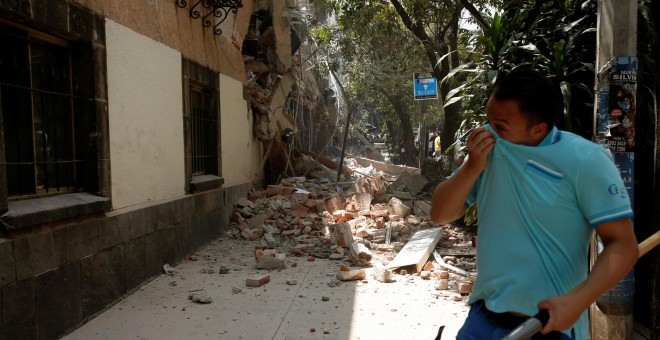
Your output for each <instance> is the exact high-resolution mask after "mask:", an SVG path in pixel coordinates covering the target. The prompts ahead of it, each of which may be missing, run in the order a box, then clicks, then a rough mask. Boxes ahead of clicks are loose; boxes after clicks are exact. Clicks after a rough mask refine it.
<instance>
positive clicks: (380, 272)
mask: <svg viewBox="0 0 660 340" xmlns="http://www.w3.org/2000/svg"><path fill="white" fill-rule="evenodd" d="M371 276H373V278H374V279H375V280H376V281H380V282H383V283H389V282H393V281H394V279H393V276H394V274H393V272H392V271H391V270H390V269H387V268H385V267H380V266H379V267H375V268H374V269H373V270H372V272H371Z"/></svg>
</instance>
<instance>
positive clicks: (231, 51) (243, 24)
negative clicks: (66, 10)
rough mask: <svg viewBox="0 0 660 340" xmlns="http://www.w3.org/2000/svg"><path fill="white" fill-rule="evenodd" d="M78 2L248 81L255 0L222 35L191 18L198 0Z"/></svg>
mask: <svg viewBox="0 0 660 340" xmlns="http://www.w3.org/2000/svg"><path fill="white" fill-rule="evenodd" d="M74 1H75V2H77V3H79V4H81V5H83V6H85V7H87V8H90V9H92V10H94V11H96V12H98V13H99V14H101V15H103V16H104V17H106V18H107V19H110V20H112V21H114V22H117V23H120V24H122V25H123V26H125V27H128V28H130V29H131V30H133V31H135V32H138V33H140V34H142V35H144V36H147V37H149V38H151V39H153V40H155V41H158V42H161V43H163V44H164V45H166V46H169V47H172V48H174V49H175V50H177V51H180V52H181V54H183V55H184V56H185V57H186V58H188V59H191V60H194V61H196V62H197V63H199V64H201V65H204V66H208V67H209V68H211V69H213V70H216V71H219V72H221V73H223V74H226V75H229V76H231V77H232V78H234V79H237V80H240V81H243V82H245V81H246V76H245V63H244V62H243V56H242V55H241V46H242V45H243V40H242V39H243V37H244V36H245V34H246V33H247V31H248V26H249V24H250V15H251V13H252V5H253V1H252V0H243V2H242V3H243V7H241V8H240V9H239V10H238V12H237V13H236V15H234V14H233V13H232V14H230V17H229V18H228V19H227V21H225V22H224V23H223V24H222V25H221V28H222V29H223V31H224V32H223V34H222V35H215V34H214V33H213V29H212V27H203V25H202V19H201V18H198V19H194V18H191V17H190V8H191V7H192V6H193V5H194V4H195V3H197V0H194V1H193V0H188V1H187V2H186V3H187V6H186V8H179V7H178V6H177V5H176V3H175V0H148V1H147V0H74ZM278 1H282V0H278ZM201 7H202V6H201V5H199V6H198V8H201ZM206 13H207V12H206V11H204V14H206Z"/></svg>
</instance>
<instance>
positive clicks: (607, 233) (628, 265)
mask: <svg viewBox="0 0 660 340" xmlns="http://www.w3.org/2000/svg"><path fill="white" fill-rule="evenodd" d="M596 233H597V234H598V236H599V237H600V238H601V240H602V241H603V246H604V247H603V251H602V252H601V253H600V255H598V257H597V258H596V262H595V263H594V266H593V268H591V273H589V277H588V278H587V280H586V281H584V282H583V283H582V284H579V285H578V286H577V287H576V288H574V289H572V290H571V291H569V292H568V293H566V294H564V295H562V296H555V297H552V298H550V299H547V300H544V301H541V302H540V303H539V304H538V308H539V309H547V310H548V311H549V313H550V320H548V324H547V325H546V326H545V327H543V330H542V331H541V333H543V334H545V333H548V332H550V331H552V330H557V331H561V330H565V329H568V328H570V327H571V326H572V325H573V323H575V321H577V319H578V318H579V317H580V314H581V313H582V312H583V311H585V310H586V309H587V308H588V307H589V305H591V304H592V303H593V302H594V301H596V299H597V298H598V297H599V296H601V295H602V294H604V293H606V292H607V291H608V290H609V289H610V288H612V287H613V286H614V285H615V284H617V282H619V280H621V279H622V278H623V277H624V276H625V275H626V274H627V273H628V272H629V271H630V270H631V269H632V267H633V266H634V265H635V262H636V261H637V258H638V257H639V249H638V247H637V239H636V238H635V234H634V232H633V228H632V223H631V221H630V219H629V218H623V219H620V220H615V221H610V222H605V223H603V224H600V225H599V226H597V227H596Z"/></svg>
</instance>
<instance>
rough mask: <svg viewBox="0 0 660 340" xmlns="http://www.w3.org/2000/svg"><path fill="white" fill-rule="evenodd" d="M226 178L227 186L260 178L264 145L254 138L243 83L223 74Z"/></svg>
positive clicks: (222, 109) (223, 168)
mask: <svg viewBox="0 0 660 340" xmlns="http://www.w3.org/2000/svg"><path fill="white" fill-rule="evenodd" d="M220 116H221V117H220V126H221V129H222V132H221V143H222V176H223V177H224V179H225V186H232V185H236V184H242V183H246V182H250V181H253V180H255V179H257V178H260V174H261V169H260V168H259V166H260V165H261V164H260V162H261V159H260V156H259V155H260V147H261V144H260V143H259V142H258V141H257V139H256V138H254V133H253V129H252V124H253V119H252V113H251V112H249V111H248V109H247V102H246V101H245V100H244V99H243V83H241V82H240V81H237V80H234V79H232V78H230V77H228V76H225V75H222V74H221V75H220Z"/></svg>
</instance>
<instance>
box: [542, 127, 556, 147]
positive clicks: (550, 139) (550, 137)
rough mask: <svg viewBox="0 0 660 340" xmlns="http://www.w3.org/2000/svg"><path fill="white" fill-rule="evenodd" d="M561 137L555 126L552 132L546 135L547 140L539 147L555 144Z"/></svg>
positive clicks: (544, 139)
mask: <svg viewBox="0 0 660 340" xmlns="http://www.w3.org/2000/svg"><path fill="white" fill-rule="evenodd" d="M560 137H561V132H560V131H559V129H557V127H556V126H553V127H552V130H550V132H548V134H547V135H545V138H543V140H542V141H541V143H539V145H537V146H547V145H551V144H555V143H557V142H558V141H559V139H560Z"/></svg>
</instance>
